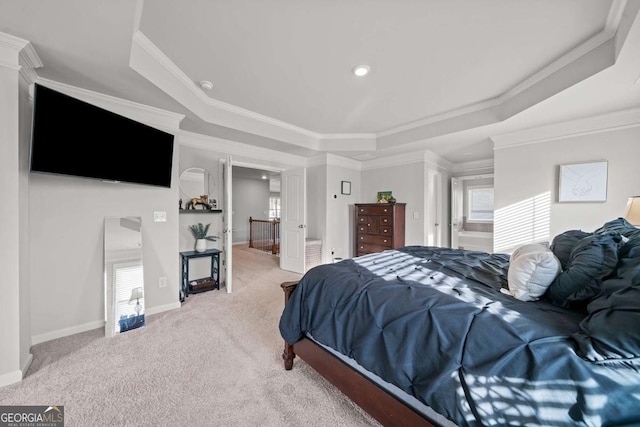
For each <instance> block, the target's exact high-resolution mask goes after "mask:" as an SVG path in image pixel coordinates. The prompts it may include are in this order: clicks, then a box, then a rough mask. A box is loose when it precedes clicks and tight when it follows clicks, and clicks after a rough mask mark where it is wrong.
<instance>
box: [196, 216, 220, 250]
mask: <svg viewBox="0 0 640 427" xmlns="http://www.w3.org/2000/svg"><path fill="white" fill-rule="evenodd" d="M210 225H211V224H207V225H203V224H202V223H201V222H199V223H197V224H193V225H190V226H189V230H191V234H193V237H195V238H196V248H195V249H196V252H204V251H206V250H207V240H210V241H212V242H215V241H216V239H217V238H218V236H208V234H209V226H210Z"/></svg>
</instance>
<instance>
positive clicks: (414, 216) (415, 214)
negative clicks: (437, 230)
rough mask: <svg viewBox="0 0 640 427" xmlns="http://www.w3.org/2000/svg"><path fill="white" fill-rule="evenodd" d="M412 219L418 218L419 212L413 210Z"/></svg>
mask: <svg viewBox="0 0 640 427" xmlns="http://www.w3.org/2000/svg"><path fill="white" fill-rule="evenodd" d="M413 219H420V212H418V211H413Z"/></svg>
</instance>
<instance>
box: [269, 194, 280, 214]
mask: <svg viewBox="0 0 640 427" xmlns="http://www.w3.org/2000/svg"><path fill="white" fill-rule="evenodd" d="M273 218H280V197H269V219H273Z"/></svg>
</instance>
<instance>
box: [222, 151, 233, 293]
mask: <svg viewBox="0 0 640 427" xmlns="http://www.w3.org/2000/svg"><path fill="white" fill-rule="evenodd" d="M231 171H232V167H231V156H227V158H226V160H224V167H223V168H222V180H223V182H224V190H223V192H224V207H223V214H222V251H223V252H222V253H223V259H224V268H223V269H222V270H223V277H224V282H225V284H226V285H225V286H226V288H227V293H231V291H232V290H233V282H232V279H231V277H232V265H233V263H232V261H233V234H232V233H233V220H232V218H233V209H232V206H233V204H232V203H231V202H232V197H233V195H232V194H231V188H232V187H231V179H232V175H231Z"/></svg>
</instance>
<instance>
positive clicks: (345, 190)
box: [340, 181, 351, 195]
mask: <svg viewBox="0 0 640 427" xmlns="http://www.w3.org/2000/svg"><path fill="white" fill-rule="evenodd" d="M340 193H341V194H346V195H349V194H351V181H340Z"/></svg>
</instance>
